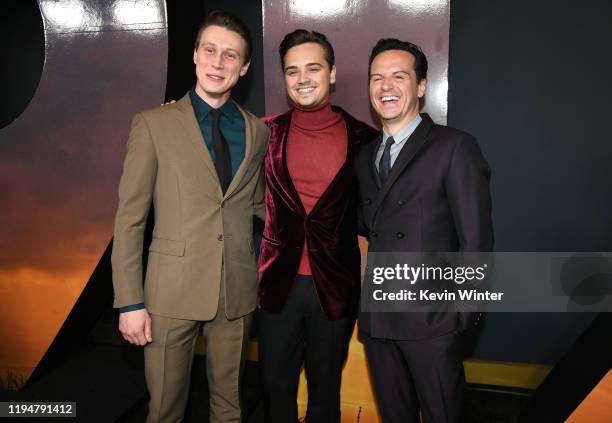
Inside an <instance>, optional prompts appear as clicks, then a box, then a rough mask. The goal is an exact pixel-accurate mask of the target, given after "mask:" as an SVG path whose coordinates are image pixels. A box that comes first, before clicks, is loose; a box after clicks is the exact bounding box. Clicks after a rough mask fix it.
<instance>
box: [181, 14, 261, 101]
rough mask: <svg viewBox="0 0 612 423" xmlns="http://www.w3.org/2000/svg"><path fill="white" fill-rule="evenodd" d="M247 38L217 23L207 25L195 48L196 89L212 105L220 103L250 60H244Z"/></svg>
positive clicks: (229, 92) (244, 72) (226, 96)
mask: <svg viewBox="0 0 612 423" xmlns="http://www.w3.org/2000/svg"><path fill="white" fill-rule="evenodd" d="M245 50H246V42H245V41H244V39H243V38H242V37H241V36H240V35H239V34H238V33H237V32H234V31H230V30H229V29H227V28H224V27H222V26H217V25H211V26H209V27H207V28H206V29H205V30H204V31H202V34H201V36H200V44H199V45H198V47H197V48H196V49H195V50H194V52H193V63H195V71H196V77H197V82H196V93H197V94H198V95H199V96H200V97H201V98H202V99H203V100H204V101H206V102H207V103H208V104H209V105H211V106H212V107H215V108H218V107H221V106H222V105H223V104H224V103H225V102H226V101H227V100H228V98H229V96H230V94H231V91H232V88H234V86H235V85H236V84H237V83H238V79H239V78H240V77H241V76H244V75H245V74H246V73H247V70H248V69H249V64H250V63H244V57H245Z"/></svg>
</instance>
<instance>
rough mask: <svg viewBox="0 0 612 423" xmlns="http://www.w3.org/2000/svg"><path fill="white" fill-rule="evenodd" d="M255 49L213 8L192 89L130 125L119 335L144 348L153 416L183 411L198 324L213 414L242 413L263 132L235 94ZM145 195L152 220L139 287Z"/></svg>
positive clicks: (171, 418) (120, 241)
mask: <svg viewBox="0 0 612 423" xmlns="http://www.w3.org/2000/svg"><path fill="white" fill-rule="evenodd" d="M250 52H251V41H250V35H249V32H248V29H247V28H246V26H245V25H244V23H243V22H242V21H240V20H239V19H237V18H236V17H235V16H233V15H231V14H229V13H226V12H213V13H212V14H210V15H208V17H207V18H206V20H205V21H204V23H203V24H202V26H201V28H200V31H199V33H198V37H197V40H196V45H195V49H194V53H193V61H194V63H195V70H196V76H197V83H196V85H195V88H194V89H192V90H191V92H189V93H188V94H186V95H185V96H184V97H183V98H182V99H181V100H179V101H178V102H177V103H175V104H171V105H167V106H165V107H163V108H162V107H158V108H156V109H152V110H148V111H145V112H142V113H138V114H136V116H135V117H134V121H133V123H132V131H131V134H130V138H129V141H128V145H127V155H126V158H125V163H124V169H123V175H122V177H121V183H120V185H119V207H118V210H117V216H116V219H115V233H114V244H113V254H112V264H113V284H114V288H115V303H114V306H115V307H117V308H119V310H120V315H119V329H120V331H121V333H122V334H123V336H124V338H125V339H127V340H128V341H129V342H131V343H133V344H136V345H144V346H145V347H144V351H145V376H146V380H147V387H148V389H149V393H150V395H151V400H150V403H149V415H148V418H147V421H149V422H157V421H163V422H175V421H181V420H182V418H183V414H184V411H185V405H186V402H187V396H188V391H189V377H190V373H191V363H192V360H193V353H194V346H195V341H196V338H197V335H198V333H199V331H200V330H202V334H203V336H204V339H205V341H206V368H207V378H208V383H209V387H210V421H211V422H239V421H240V396H239V393H240V375H241V368H242V365H243V363H244V353H245V347H246V343H247V341H248V334H249V329H250V323H251V313H252V311H253V310H254V308H255V300H256V296H257V268H256V263H255V251H254V244H253V237H252V236H253V235H252V234H253V223H252V218H253V216H254V215H257V216H258V217H260V218H263V213H264V209H263V178H262V166H261V165H262V160H263V157H264V153H265V151H266V148H267V143H268V135H269V133H268V129H267V128H266V127H265V126H264V125H263V124H262V123H260V122H259V120H258V119H257V118H256V117H255V116H253V115H252V114H250V113H249V112H247V111H245V110H243V109H242V108H241V107H240V106H238V105H237V104H236V103H234V102H233V101H232V100H231V98H230V94H231V90H232V88H233V87H234V86H235V85H236V83H237V82H238V79H239V78H240V77H241V76H244V75H245V74H246V72H247V70H248V67H249V64H250ZM151 203H152V204H153V206H154V211H155V226H154V229H153V240H152V242H151V245H150V246H149V252H150V253H149V260H148V266H147V271H146V279H145V283H144V288H143V283H142V277H143V269H142V249H143V232H144V228H145V223H146V220H147V213H148V212H149V208H150V205H151Z"/></svg>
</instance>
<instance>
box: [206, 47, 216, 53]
mask: <svg viewBox="0 0 612 423" xmlns="http://www.w3.org/2000/svg"><path fill="white" fill-rule="evenodd" d="M204 51H205V52H206V53H208V54H212V53H214V52H215V50H213V49H212V48H210V47H208V48H205V49H204Z"/></svg>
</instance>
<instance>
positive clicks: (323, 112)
mask: <svg viewBox="0 0 612 423" xmlns="http://www.w3.org/2000/svg"><path fill="white" fill-rule="evenodd" d="M341 121H342V116H341V115H340V113H337V112H334V111H333V110H332V108H331V103H330V102H329V100H328V101H326V102H325V103H324V104H322V105H321V106H319V107H317V108H316V109H304V108H302V107H299V106H297V105H294V106H293V110H292V112H291V123H292V124H293V125H295V126H297V127H298V128H300V129H305V130H309V131H318V130H321V129H325V128H329V127H330V126H333V125H337V124H338V123H339V122H341Z"/></svg>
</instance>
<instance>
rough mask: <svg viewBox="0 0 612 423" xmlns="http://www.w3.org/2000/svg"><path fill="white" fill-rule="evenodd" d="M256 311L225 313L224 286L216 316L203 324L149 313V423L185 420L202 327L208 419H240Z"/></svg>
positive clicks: (227, 421) (217, 421)
mask: <svg viewBox="0 0 612 423" xmlns="http://www.w3.org/2000/svg"><path fill="white" fill-rule="evenodd" d="M252 316H253V315H252V313H251V314H249V315H247V316H244V317H241V318H238V319H236V320H231V321H230V320H227V317H226V316H225V287H224V284H223V282H222V283H221V290H220V294H219V307H218V310H217V314H216V316H215V318H214V319H213V320H210V321H206V322H201V321H197V320H182V319H173V318H169V317H163V316H157V315H153V314H152V315H151V320H152V337H153V342H152V343H150V344H148V345H147V346H146V347H145V349H144V351H145V377H146V380H147V388H148V390H149V394H150V396H151V399H150V402H149V415H148V416H147V422H149V423H153V422H163V423H166V422H181V421H182V420H183V416H184V414H185V407H186V405H187V399H188V396H189V384H190V379H191V366H192V363H193V355H194V350H195V344H196V339H197V336H198V333H199V332H200V329H201V330H202V335H203V337H204V341H205V343H206V376H207V379H208V386H209V390H210V422H211V423H230V422H231V423H233V422H236V423H238V422H240V413H241V404H240V385H241V379H242V377H241V376H242V370H243V367H244V359H245V356H246V347H247V343H248V336H249V333H250V326H251V322H252Z"/></svg>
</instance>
